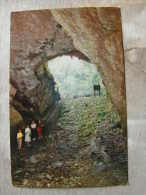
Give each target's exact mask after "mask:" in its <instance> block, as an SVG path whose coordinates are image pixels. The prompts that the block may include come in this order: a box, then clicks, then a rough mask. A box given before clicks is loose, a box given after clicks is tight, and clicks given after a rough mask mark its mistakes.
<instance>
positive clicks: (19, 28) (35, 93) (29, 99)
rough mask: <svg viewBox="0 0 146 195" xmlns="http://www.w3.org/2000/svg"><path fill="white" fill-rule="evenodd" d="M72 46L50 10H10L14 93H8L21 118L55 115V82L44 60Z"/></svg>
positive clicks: (44, 117)
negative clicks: (18, 11)
mask: <svg viewBox="0 0 146 195" xmlns="http://www.w3.org/2000/svg"><path fill="white" fill-rule="evenodd" d="M72 50H73V44H72V40H71V38H70V37H69V36H68V35H67V34H66V33H65V32H64V30H62V27H61V25H59V24H58V23H57V22H56V21H55V20H54V18H53V16H52V14H51V13H50V12H49V11H34V12H20V13H13V14H12V23H11V64H10V82H11V84H12V86H14V88H15V89H16V94H15V96H14V97H13V95H12V93H11V94H10V97H11V99H12V101H11V103H12V104H13V106H14V107H15V108H16V109H17V110H18V111H19V112H20V113H21V114H22V116H23V118H24V119H27V120H28V119H29V118H33V117H34V118H41V119H44V120H45V122H50V120H52V119H53V117H52V116H56V114H57V109H58V108H57V107H58V105H57V102H56V101H55V98H56V92H55V90H54V85H55V83H54V79H53V77H52V75H51V74H50V73H49V72H48V69H47V64H46V63H47V61H48V60H49V59H52V58H54V57H55V56H58V55H62V54H64V53H67V52H71V51H72Z"/></svg>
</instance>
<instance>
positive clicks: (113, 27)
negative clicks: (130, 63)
mask: <svg viewBox="0 0 146 195" xmlns="http://www.w3.org/2000/svg"><path fill="white" fill-rule="evenodd" d="M52 14H53V16H54V17H55V19H56V20H57V21H58V22H59V23H60V24H61V25H62V26H63V28H64V29H65V30H66V31H67V32H68V34H69V35H70V36H71V37H72V39H73V43H74V46H75V48H76V49H78V50H79V51H80V52H82V53H83V54H85V56H87V57H88V58H89V59H90V61H91V62H92V63H94V64H96V65H97V68H98V70H99V71H100V73H101V75H102V78H103V82H104V84H105V86H106V89H107V92H108V94H109V96H110V97H111V100H112V102H113V103H114V105H115V106H116V108H117V110H118V112H119V113H120V115H121V118H122V121H123V124H125V125H126V99H125V81H124V78H125V76H124V57H123V47H122V29H121V18H120V9H118V8H100V9H99V8H80V9H62V10H52Z"/></svg>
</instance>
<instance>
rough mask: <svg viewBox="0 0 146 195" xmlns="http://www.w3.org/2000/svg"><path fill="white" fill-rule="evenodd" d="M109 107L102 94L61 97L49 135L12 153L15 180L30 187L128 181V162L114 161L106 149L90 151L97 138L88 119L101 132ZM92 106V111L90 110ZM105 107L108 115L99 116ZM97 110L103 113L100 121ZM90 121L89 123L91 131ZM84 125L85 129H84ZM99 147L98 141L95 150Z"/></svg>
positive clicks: (107, 118) (109, 119)
mask: <svg viewBox="0 0 146 195" xmlns="http://www.w3.org/2000/svg"><path fill="white" fill-rule="evenodd" d="M95 105H96V106H97V107H98V112H97V108H96V106H95ZM103 106H105V107H106V109H105V108H103ZM109 107H110V105H108V107H107V106H106V105H105V102H101V100H100V98H99V97H97V98H94V97H92V98H90V97H88V98H78V99H74V100H73V99H64V100H62V113H61V116H60V119H59V121H58V123H57V127H56V128H55V129H54V130H52V131H51V133H50V135H49V136H46V137H45V138H44V139H43V140H42V141H41V142H35V143H33V145H32V147H31V148H26V147H25V148H23V151H22V152H21V154H19V153H18V152H17V153H16V154H15V155H13V158H12V176H13V179H14V182H13V183H14V184H15V185H17V186H23V185H25V186H28V187H92V186H93V187H94V186H106V185H118V184H125V183H127V170H126V169H125V166H123V167H122V166H121V164H119V165H120V166H117V164H115V165H113V163H112V162H110V161H111V160H110V161H109V159H108V158H107V160H106V159H105V156H106V155H107V156H108V154H107V153H106V152H105V151H104V152H103V153H105V154H102V155H100V158H97V154H95V155H91V151H92V147H94V140H95V139H93V140H92V138H91V139H88V137H87V134H88V133H90V131H89V130H88V129H89V128H88V126H87V127H86V126H85V124H86V122H87V121H89V124H90V123H91V124H94V123H96V130H97V134H98V136H100V134H99V132H100V131H99V129H100V128H99V127H101V126H103V125H105V124H108V125H110V124H109V122H110V121H111V118H109ZM90 110H91V111H92V113H89V112H90ZM103 110H104V111H105V110H106V111H107V113H106V118H105V116H100V113H102V112H103ZM91 114H92V116H91ZM97 114H98V116H100V121H99V122H98V121H97V118H98V120H99V117H97ZM86 115H87V116H86ZM87 119H88V120H87ZM90 119H91V121H90ZM94 120H95V121H94ZM105 120H106V122H107V123H105ZM80 121H81V124H80ZM91 124H90V125H89V126H90V128H91V131H92V126H91ZM97 124H98V125H97ZM82 126H84V129H85V131H82ZM93 128H95V125H94V126H93ZM106 128H107V127H104V130H105V137H107V134H106ZM88 131H89V132H88ZM91 140H92V142H93V144H91ZM98 147H99V146H98V144H96V150H98V149H99V148H98ZM104 155H105V156H104ZM101 157H103V159H101ZM106 161H107V162H106Z"/></svg>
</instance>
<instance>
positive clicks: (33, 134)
mask: <svg viewBox="0 0 146 195" xmlns="http://www.w3.org/2000/svg"><path fill="white" fill-rule="evenodd" d="M43 127H44V125H43V123H42V122H41V120H39V121H38V123H36V122H35V121H34V120H33V121H32V122H31V124H30V125H29V124H27V125H26V127H25V129H24V133H23V131H22V129H21V128H19V129H18V132H17V144H18V150H19V151H21V149H22V143H23V137H24V142H25V143H26V145H27V146H30V144H31V142H34V141H36V140H37V139H38V140H40V139H42V138H43Z"/></svg>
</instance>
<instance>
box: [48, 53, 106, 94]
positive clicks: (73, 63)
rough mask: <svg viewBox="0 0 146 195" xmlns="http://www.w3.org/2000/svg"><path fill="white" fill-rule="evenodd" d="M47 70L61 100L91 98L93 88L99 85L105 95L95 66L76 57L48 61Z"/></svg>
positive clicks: (67, 56)
mask: <svg viewBox="0 0 146 195" xmlns="http://www.w3.org/2000/svg"><path fill="white" fill-rule="evenodd" d="M48 70H49V71H50V73H51V74H52V75H53V78H54V80H55V89H56V91H58V92H59V94H60V97H61V98H67V97H68V98H78V97H84V96H93V95H94V93H93V86H94V85H100V87H101V95H106V90H105V87H104V84H103V82H102V78H101V76H100V73H99V72H98V71H97V67H96V65H94V64H92V63H90V62H88V61H86V60H83V59H79V58H78V57H76V56H70V55H63V56H58V57H56V58H54V59H52V60H49V61H48Z"/></svg>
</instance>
